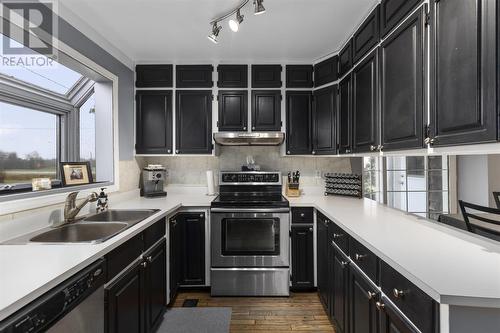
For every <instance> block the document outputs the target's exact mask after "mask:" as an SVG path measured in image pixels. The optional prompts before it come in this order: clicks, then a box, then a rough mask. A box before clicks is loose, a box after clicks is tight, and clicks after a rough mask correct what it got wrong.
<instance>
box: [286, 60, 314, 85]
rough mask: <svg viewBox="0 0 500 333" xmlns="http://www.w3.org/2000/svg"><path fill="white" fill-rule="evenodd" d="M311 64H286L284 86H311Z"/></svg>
mask: <svg viewBox="0 0 500 333" xmlns="http://www.w3.org/2000/svg"><path fill="white" fill-rule="evenodd" d="M312 86H313V66H311V65H287V66H286V87H287V88H312Z"/></svg>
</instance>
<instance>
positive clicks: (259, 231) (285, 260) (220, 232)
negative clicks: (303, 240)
mask: <svg viewBox="0 0 500 333" xmlns="http://www.w3.org/2000/svg"><path fill="white" fill-rule="evenodd" d="M210 220H211V228H210V229H211V237H212V239H211V240H212V267H288V266H289V261H290V260H289V229H290V213H289V209H288V208H275V209H267V208H266V209H225V208H212V210H211V215H210Z"/></svg>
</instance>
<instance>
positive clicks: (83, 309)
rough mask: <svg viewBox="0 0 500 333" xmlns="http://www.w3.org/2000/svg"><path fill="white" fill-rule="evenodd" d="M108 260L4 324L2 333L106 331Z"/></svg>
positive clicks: (97, 264)
mask: <svg viewBox="0 0 500 333" xmlns="http://www.w3.org/2000/svg"><path fill="white" fill-rule="evenodd" d="M105 267H106V266H105V261H104V259H100V260H98V261H96V262H94V263H93V264H91V265H90V266H88V267H86V268H84V269H83V270H81V271H80V272H78V273H76V274H75V275H73V276H72V277H71V278H69V279H67V280H66V281H64V282H62V283H61V284H60V285H58V286H57V287H55V288H54V289H52V290H50V291H48V292H47V293H45V294H44V295H42V296H41V297H39V298H38V299H36V300H35V301H33V302H32V303H30V304H28V305H27V306H25V307H24V308H22V309H21V310H19V311H18V312H16V313H14V314H13V315H12V316H10V317H9V318H7V319H6V320H4V321H2V322H1V323H0V333H11V332H16V333H18V332H19V333H22V332H30V333H32V332H51V333H54V332H57V333H63V332H65V333H66V332H72V333H88V332H93V333H94V332H104V282H105V280H106V274H105Z"/></svg>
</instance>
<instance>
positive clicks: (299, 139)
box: [286, 91, 312, 155]
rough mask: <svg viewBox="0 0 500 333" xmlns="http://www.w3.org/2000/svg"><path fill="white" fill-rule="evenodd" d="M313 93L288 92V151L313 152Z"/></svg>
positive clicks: (294, 152) (292, 153) (294, 153)
mask: <svg viewBox="0 0 500 333" xmlns="http://www.w3.org/2000/svg"><path fill="white" fill-rule="evenodd" d="M311 121H312V93H311V92H310V91H287V92H286V153H287V155H301V154H311V151H312V141H311V140H312V133H311Z"/></svg>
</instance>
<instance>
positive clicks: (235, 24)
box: [229, 9, 244, 32]
mask: <svg viewBox="0 0 500 333" xmlns="http://www.w3.org/2000/svg"><path fill="white" fill-rule="evenodd" d="M243 17H244V16H243V15H241V13H240V10H239V9H238V11H237V12H236V19H235V20H233V19H231V20H229V28H231V30H233V31H234V32H238V30H239V29H240V23H241V22H243Z"/></svg>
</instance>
